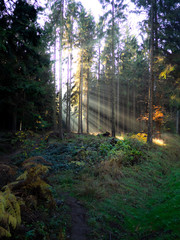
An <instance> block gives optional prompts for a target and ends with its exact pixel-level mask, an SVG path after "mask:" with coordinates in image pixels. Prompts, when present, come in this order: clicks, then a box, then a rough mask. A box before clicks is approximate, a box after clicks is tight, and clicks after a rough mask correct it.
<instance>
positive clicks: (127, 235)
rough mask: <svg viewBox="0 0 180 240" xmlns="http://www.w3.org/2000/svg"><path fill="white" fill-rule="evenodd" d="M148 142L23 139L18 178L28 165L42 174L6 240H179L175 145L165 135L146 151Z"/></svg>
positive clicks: (179, 141) (136, 138)
mask: <svg viewBox="0 0 180 240" xmlns="http://www.w3.org/2000/svg"><path fill="white" fill-rule="evenodd" d="M18 134H19V133H18ZM145 137H146V136H143V135H142V136H141V135H140V134H138V135H133V136H131V137H121V138H120V139H114V138H110V137H103V136H92V135H77V134H74V135H72V134H71V135H66V136H65V138H64V139H63V141H59V139H58V138H56V137H50V136H48V135H47V134H46V135H43V136H40V135H35V134H33V133H28V134H26V133H24V134H22V133H20V134H19V135H18V139H20V140H21V141H20V142H21V144H19V145H18V144H17V139H16V137H15V139H14V140H13V142H16V145H17V146H19V147H18V151H19V150H21V153H19V154H17V155H16V157H14V155H12V156H11V157H12V159H11V165H13V167H14V168H18V169H16V176H19V175H20V174H23V171H24V168H26V171H27V172H28V171H30V170H28V169H29V166H31V168H30V169H31V171H30V172H29V174H30V173H31V174H32V167H33V171H34V169H36V170H37V172H38V173H39V172H40V171H41V173H42V172H43V174H42V178H40V179H41V181H39V180H38V179H39V176H38V177H37V176H36V175H35V176H36V181H35V184H36V187H37V186H38V188H33V191H32V188H31V189H30V190H31V191H30V190H29V188H26V190H27V189H28V191H29V192H28V194H29V195H26V199H25V200H26V202H27V203H29V196H30V198H31V201H32V199H33V202H32V203H33V204H32V205H31V206H29V208H28V209H26V211H24V213H25V214H22V222H21V225H20V226H19V227H17V230H15V231H14V230H12V237H11V238H7V239H26V240H29V239H39V238H41V239H47V240H48V239H50V240H55V239H59V240H65V239H67V240H68V239H71V240H81V239H83V240H109V239H115V240H119V239H124V240H126V239H127V240H129V239H133V240H134V239H138V240H139V239H179V237H180V231H179V224H180V216H179V212H178V209H179V207H180V195H179V191H180V168H179V166H180V162H179V156H180V138H179V137H178V136H176V135H167V134H166V135H165V134H164V135H163V137H162V138H163V139H161V140H158V139H157V140H155V141H154V144H153V145H152V146H149V145H147V144H146V143H145V141H144V140H145ZM8 159H9V157H8ZM35 161H36V162H35ZM32 164H34V165H32ZM39 164H41V165H39ZM39 166H41V167H39ZM42 166H45V167H42ZM42 169H46V170H48V173H47V172H46V173H45V174H44V170H42ZM33 174H34V172H33ZM33 176H34V175H33ZM12 181H13V180H12ZM9 182H11V181H9ZM45 182H47V183H48V184H49V185H48V186H49V187H48V189H50V190H51V193H52V198H53V201H52V198H51V194H50V192H48V191H49V190H47V188H46V187H47V186H46V185H45ZM6 184H7V183H6ZM28 184H29V182H28ZM33 184H34V183H33ZM31 185H32V183H31ZM41 185H43V187H42V186H41ZM28 186H29V185H28ZM33 186H34V185H33ZM18 187H19V185H18ZM37 190H38V191H39V192H40V193H41V194H39V193H38V191H37ZM34 191H35V192H36V194H37V193H38V194H37V195H38V196H36V195H35V193H34ZM43 191H45V194H44V192H43ZM19 192H21V191H20V189H18V194H19ZM16 193H17V192H16ZM18 194H17V195H18ZM39 195H40V196H39ZM18 196H19V195H18ZM42 196H43V197H42ZM23 200H24V199H23ZM25 200H24V201H25ZM44 200H46V201H44ZM45 202H48V203H50V205H48V204H46V203H45ZM21 208H22V209H23V207H21ZM28 211H30V213H29V215H28ZM30 215H31V216H30ZM0 226H1V225H0ZM3 239H5V238H3Z"/></svg>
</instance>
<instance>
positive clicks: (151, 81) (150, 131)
mask: <svg viewBox="0 0 180 240" xmlns="http://www.w3.org/2000/svg"><path fill="white" fill-rule="evenodd" d="M150 24H151V42H150V76H149V94H148V107H149V118H148V136H147V142H148V143H152V135H153V86H154V0H151V22H150Z"/></svg>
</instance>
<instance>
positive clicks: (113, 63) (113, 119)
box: [111, 0, 115, 137]
mask: <svg viewBox="0 0 180 240" xmlns="http://www.w3.org/2000/svg"><path fill="white" fill-rule="evenodd" d="M114 81H115V54H114V0H113V1H112V79H111V110H112V115H111V121H112V122H111V131H112V137H115V112H114V108H115V106H114Z"/></svg>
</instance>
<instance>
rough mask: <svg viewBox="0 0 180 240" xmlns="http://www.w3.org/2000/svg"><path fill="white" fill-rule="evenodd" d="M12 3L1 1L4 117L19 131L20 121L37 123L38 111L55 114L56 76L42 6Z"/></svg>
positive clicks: (0, 23)
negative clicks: (40, 14)
mask: <svg viewBox="0 0 180 240" xmlns="http://www.w3.org/2000/svg"><path fill="white" fill-rule="evenodd" d="M10 3H11V4H10V9H7V8H8V7H9V5H5V4H3V2H2V1H1V3H0V6H1V8H3V11H1V18H0V34H1V39H2V43H3V45H2V44H1V47H2V48H3V51H2V52H1V57H0V59H1V60H0V61H1V64H0V65H1V67H0V68H1V70H2V75H1V82H0V93H1V96H2V101H1V113H2V114H3V116H4V117H3V118H2V119H1V121H3V122H4V125H5V126H4V127H8V128H9V129H13V130H14V131H15V130H16V128H17V127H18V128H19V125H20V123H21V126H22V125H23V128H27V126H28V127H29V128H31V127H35V125H36V120H37V116H38V115H41V117H43V118H44V119H45V118H47V116H50V115H51V114H52V108H51V107H50V102H51V101H52V82H51V79H52V78H51V75H50V57H49V55H48V54H46V49H45V45H46V42H45V41H44V39H45V38H44V37H43V36H44V33H43V31H42V29H41V28H40V27H39V26H38V24H37V14H38V11H39V9H38V8H35V7H34V6H33V5H29V4H28V3H27V1H25V0H18V1H16V2H13V1H12V2H10ZM5 32H6V34H4V33H5ZM45 95H46V96H47V97H46V98H45V97H44V96H45ZM45 99H46V100H45ZM45 101H46V105H45ZM47 112H49V114H50V115H49V114H47ZM6 119H8V121H6ZM9 120H11V122H9ZM8 122H9V124H8V125H9V126H7V123H8ZM22 123H23V124H22ZM2 125H3V124H2ZM10 125H11V126H10Z"/></svg>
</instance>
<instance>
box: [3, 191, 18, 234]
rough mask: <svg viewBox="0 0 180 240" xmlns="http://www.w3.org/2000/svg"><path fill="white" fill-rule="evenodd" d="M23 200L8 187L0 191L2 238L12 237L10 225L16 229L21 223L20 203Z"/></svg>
mask: <svg viewBox="0 0 180 240" xmlns="http://www.w3.org/2000/svg"><path fill="white" fill-rule="evenodd" d="M21 204H22V201H20V200H19V199H17V198H16V196H15V195H14V194H13V193H12V192H11V190H10V189H9V188H8V187H7V188H6V189H5V191H4V192H1V191H0V238H1V237H11V229H10V226H11V227H12V228H13V229H15V228H16V227H17V226H19V225H20V223H21V211H20V205H21Z"/></svg>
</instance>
